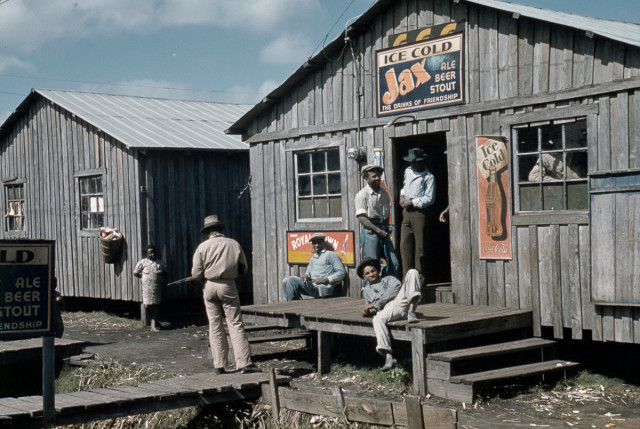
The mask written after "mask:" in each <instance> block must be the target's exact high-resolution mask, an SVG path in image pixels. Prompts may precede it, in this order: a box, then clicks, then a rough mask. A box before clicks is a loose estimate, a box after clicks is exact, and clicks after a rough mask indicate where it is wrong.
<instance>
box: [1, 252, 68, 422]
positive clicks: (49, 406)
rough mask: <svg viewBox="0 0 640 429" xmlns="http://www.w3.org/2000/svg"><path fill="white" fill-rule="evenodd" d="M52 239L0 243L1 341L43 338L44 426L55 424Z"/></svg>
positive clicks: (53, 253)
mask: <svg viewBox="0 0 640 429" xmlns="http://www.w3.org/2000/svg"><path fill="white" fill-rule="evenodd" d="M54 247H55V242H54V241H51V240H0V340H5V339H16V338H27V337H42V407H43V426H45V427H49V426H52V425H53V424H55V388H54V386H55V347H54V337H53V335H54V326H53V323H54V317H53V312H54V299H55V295H54V287H55V285H54V255H55V251H54Z"/></svg>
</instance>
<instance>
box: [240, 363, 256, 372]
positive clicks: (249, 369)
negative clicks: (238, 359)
mask: <svg viewBox="0 0 640 429" xmlns="http://www.w3.org/2000/svg"><path fill="white" fill-rule="evenodd" d="M251 372H261V369H260V368H258V367H257V366H256V365H255V364H253V363H252V364H251V365H247V366H245V367H244V368H242V369H241V370H240V374H249V373H251Z"/></svg>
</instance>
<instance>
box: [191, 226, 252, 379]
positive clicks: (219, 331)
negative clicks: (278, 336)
mask: <svg viewBox="0 0 640 429" xmlns="http://www.w3.org/2000/svg"><path fill="white" fill-rule="evenodd" d="M223 231H224V224H223V223H222V222H220V221H219V220H218V216H216V215H211V216H207V217H206V218H205V219H204V226H203V227H202V229H201V230H200V232H202V234H203V235H205V236H206V237H207V239H206V240H205V241H203V242H202V243H200V245H199V246H198V248H197V249H196V251H195V253H194V255H193V268H192V269H191V276H192V277H194V278H195V279H196V280H198V281H200V282H201V283H204V290H203V297H204V305H205V309H206V311H207V318H208V319H209V342H210V344H211V354H212V356H213V366H214V373H216V374H222V373H224V372H226V370H225V367H226V366H227V364H228V355H229V343H228V341H227V334H226V333H225V330H224V324H223V320H222V318H223V317H224V318H226V322H227V329H228V330H229V338H230V339H231V344H232V346H233V355H234V357H235V361H236V362H235V363H236V369H238V370H239V371H240V372H242V373H243V374H244V373H247V372H255V371H259V369H258V367H257V366H256V365H255V364H254V363H253V362H252V360H251V349H250V347H249V341H248V340H247V335H246V333H245V331H244V324H243V323H242V313H241V312H240V298H239V297H238V289H237V288H236V283H235V280H236V278H237V277H238V276H241V275H243V274H246V272H247V270H248V268H249V267H248V264H247V258H246V256H245V254H244V252H243V251H242V247H240V243H238V242H237V241H236V240H234V239H232V238H228V237H225V236H224V234H223V233H222V232H223Z"/></svg>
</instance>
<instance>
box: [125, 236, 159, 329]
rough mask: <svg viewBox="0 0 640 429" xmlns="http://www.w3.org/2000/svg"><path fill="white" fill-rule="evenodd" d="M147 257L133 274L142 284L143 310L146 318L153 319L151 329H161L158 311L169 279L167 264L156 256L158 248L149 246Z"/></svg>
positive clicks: (137, 265)
mask: <svg viewBox="0 0 640 429" xmlns="http://www.w3.org/2000/svg"><path fill="white" fill-rule="evenodd" d="M146 251H147V257H146V258H144V259H141V260H140V261H138V263H137V264H136V267H135V269H134V270H133V275H134V276H135V277H138V278H139V279H140V284H141V285H142V311H144V312H145V314H144V316H145V317H144V320H146V319H147V317H149V318H150V319H151V330H152V331H154V332H157V331H159V330H160V324H159V322H158V312H159V307H160V303H161V302H162V286H163V285H165V284H166V280H167V264H165V263H164V261H162V260H161V259H159V258H157V257H156V248H155V246H153V245H149V246H147V249H146Z"/></svg>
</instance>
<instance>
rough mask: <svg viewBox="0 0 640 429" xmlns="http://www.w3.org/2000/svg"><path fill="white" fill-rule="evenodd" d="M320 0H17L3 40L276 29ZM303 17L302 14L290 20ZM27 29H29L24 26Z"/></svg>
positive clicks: (30, 44)
mask: <svg viewBox="0 0 640 429" xmlns="http://www.w3.org/2000/svg"><path fill="white" fill-rule="evenodd" d="M319 2H320V0H243V1H242V2H238V1H236V0H153V1H131V0H91V1H88V0H77V1H75V2H74V1H69V0H46V1H42V0H19V1H18V0H16V1H9V2H6V3H2V4H0V41H1V43H2V47H3V48H4V49H5V50H7V51H9V52H16V53H17V52H25V51H26V52H30V51H34V50H36V49H38V48H40V47H42V46H43V45H45V44H46V43H50V42H55V41H56V40H59V39H83V38H90V37H95V36H105V35H115V34H121V33H122V32H126V33H131V34H148V33H153V32H155V31H159V30H162V29H166V28H175V27H182V26H192V25H212V26H216V27H222V28H238V31H239V32H247V31H250V32H258V33H260V32H267V33H275V32H279V31H281V30H282V28H281V27H282V25H284V24H283V23H285V22H291V21H293V22H294V23H295V22H296V21H300V20H301V19H302V17H308V16H313V14H314V13H317V11H318V10H319V9H321V4H320V3H319ZM296 16H299V17H300V18H301V19H300V20H296V19H293V20H292V19H291V18H292V17H296ZM25 29H28V30H26V31H25Z"/></svg>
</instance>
